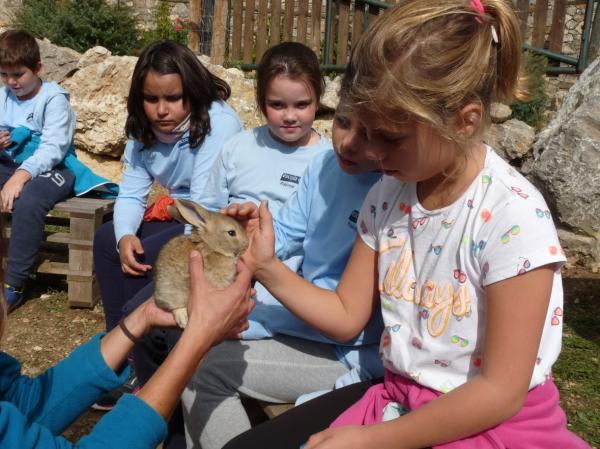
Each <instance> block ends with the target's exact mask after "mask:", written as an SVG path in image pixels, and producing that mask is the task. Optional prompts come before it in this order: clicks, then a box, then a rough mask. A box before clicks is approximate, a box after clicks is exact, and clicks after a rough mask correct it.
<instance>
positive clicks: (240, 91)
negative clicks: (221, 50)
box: [199, 56, 264, 128]
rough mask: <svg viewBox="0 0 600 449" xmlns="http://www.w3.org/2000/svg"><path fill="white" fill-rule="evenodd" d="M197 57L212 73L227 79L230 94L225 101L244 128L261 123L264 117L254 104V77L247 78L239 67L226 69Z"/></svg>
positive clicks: (206, 58) (204, 58) (204, 57)
mask: <svg viewBox="0 0 600 449" xmlns="http://www.w3.org/2000/svg"><path fill="white" fill-rule="evenodd" d="M199 59H200V62H202V63H203V64H204V65H205V66H206V68H207V69H208V70H210V72H211V73H212V74H214V75H216V76H218V77H219V78H222V79H224V80H225V81H227V84H229V87H231V96H230V97H229V99H228V100H227V103H228V104H229V106H231V107H232V108H233V109H234V110H235V112H237V113H238V115H239V116H240V120H241V121H242V125H243V126H244V128H253V127H255V126H259V125H262V124H263V123H264V119H263V116H262V114H261V113H260V110H259V109H258V106H257V105H256V96H255V87H254V79H252V78H248V77H247V75H246V74H245V73H244V72H242V71H241V70H239V69H236V68H229V69H226V68H224V67H221V66H220V65H214V64H211V63H210V62H209V61H210V60H209V59H208V57H206V56H201V57H200V58H199Z"/></svg>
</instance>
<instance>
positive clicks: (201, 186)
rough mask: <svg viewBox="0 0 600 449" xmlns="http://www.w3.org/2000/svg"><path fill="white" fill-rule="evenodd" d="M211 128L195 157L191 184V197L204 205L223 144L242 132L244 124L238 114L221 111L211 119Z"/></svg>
mask: <svg viewBox="0 0 600 449" xmlns="http://www.w3.org/2000/svg"><path fill="white" fill-rule="evenodd" d="M211 128H212V129H211V132H210V134H209V135H208V136H206V138H205V139H204V142H203V143H202V146H201V147H200V148H198V150H197V153H196V156H195V158H194V171H193V174H192V181H191V185H190V197H191V198H192V200H193V201H196V202H197V203H200V204H203V205H204V203H203V199H204V192H205V190H206V188H207V182H208V180H209V178H210V177H211V175H212V170H213V167H214V166H216V164H217V163H218V158H219V155H220V154H221V150H222V148H223V144H224V143H225V142H226V141H227V140H228V139H229V138H230V137H232V136H234V135H235V134H237V133H238V132H240V131H241V130H242V125H241V123H240V121H239V119H238V118H237V117H236V116H234V115H232V114H228V113H221V114H219V115H217V116H216V117H213V118H212V119H211ZM205 207H207V206H206V205H205Z"/></svg>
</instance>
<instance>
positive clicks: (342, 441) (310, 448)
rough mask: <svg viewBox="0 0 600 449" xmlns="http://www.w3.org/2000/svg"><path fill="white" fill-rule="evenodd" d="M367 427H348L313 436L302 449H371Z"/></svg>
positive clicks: (325, 431) (324, 431) (328, 430)
mask: <svg viewBox="0 0 600 449" xmlns="http://www.w3.org/2000/svg"><path fill="white" fill-rule="evenodd" d="M367 429H368V427H367V426H346V427H337V428H334V429H327V430H323V431H322V432H319V433H315V434H314V435H312V436H311V437H310V438H309V439H308V441H307V442H306V444H305V445H304V446H302V449H369V448H371V447H372V446H371V443H372V441H369V438H368V432H367Z"/></svg>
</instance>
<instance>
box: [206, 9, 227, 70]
mask: <svg viewBox="0 0 600 449" xmlns="http://www.w3.org/2000/svg"><path fill="white" fill-rule="evenodd" d="M227 8H228V5H227V0H215V10H214V13H213V14H214V16H213V28H212V39H211V43H210V62H211V63H212V64H218V65H223V62H225V43H226V42H225V39H226V36H227Z"/></svg>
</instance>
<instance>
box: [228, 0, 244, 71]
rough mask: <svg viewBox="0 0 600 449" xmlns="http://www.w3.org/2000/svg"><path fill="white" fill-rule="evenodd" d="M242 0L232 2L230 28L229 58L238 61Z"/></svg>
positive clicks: (240, 48) (240, 42)
mask: <svg viewBox="0 0 600 449" xmlns="http://www.w3.org/2000/svg"><path fill="white" fill-rule="evenodd" d="M243 1H244V0H233V18H232V19H233V20H232V26H231V51H230V52H229V57H230V58H231V59H235V60H236V61H239V60H240V59H242V23H243V20H242V3H243Z"/></svg>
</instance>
